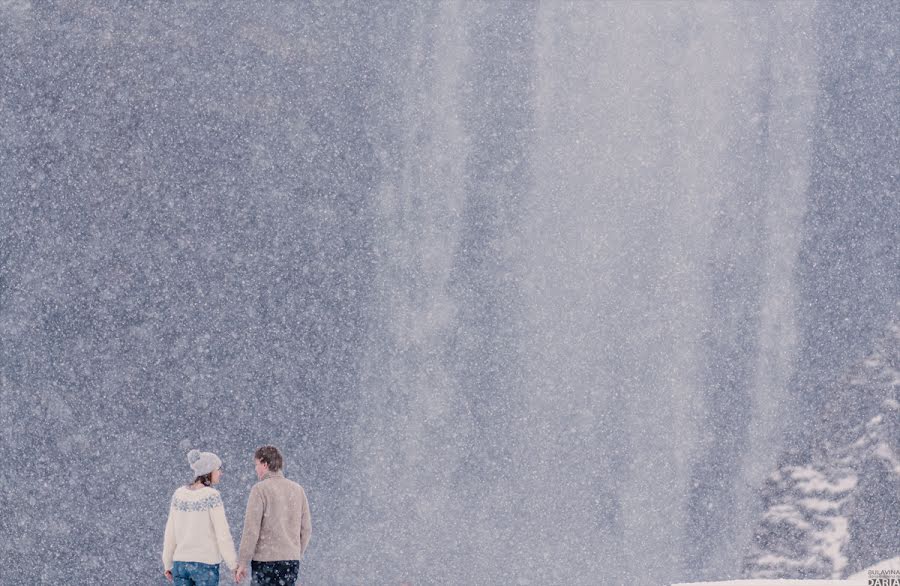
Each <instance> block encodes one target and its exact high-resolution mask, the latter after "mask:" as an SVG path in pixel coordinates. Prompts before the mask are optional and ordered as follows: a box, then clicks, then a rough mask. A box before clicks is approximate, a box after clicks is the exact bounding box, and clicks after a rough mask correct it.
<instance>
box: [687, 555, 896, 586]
mask: <svg viewBox="0 0 900 586" xmlns="http://www.w3.org/2000/svg"><path fill="white" fill-rule="evenodd" d="M886 570H895V571H897V572H900V557H895V558H891V559H889V560H884V561H881V562H878V563H877V564H875V565H873V566H870V567H868V568H866V569H865V570H862V571H860V572H857V573H855V574H853V575H852V576H849V577H848V578H847V579H846V580H763V579H760V580H731V581H727V582H690V583H679V584H673V585H672V586H838V585H840V586H857V585H860V586H864V585H866V584H867V583H868V578H869V572H884V571H886ZM873 577H875V576H873ZM882 577H886V576H882ZM890 577H892V578H898V577H900V574H892V575H891V576H890Z"/></svg>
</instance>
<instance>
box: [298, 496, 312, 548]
mask: <svg viewBox="0 0 900 586" xmlns="http://www.w3.org/2000/svg"><path fill="white" fill-rule="evenodd" d="M301 508H302V513H301V517H300V555H303V553H304V552H305V551H306V547H307V546H308V545H309V540H310V538H311V537H312V517H311V516H310V513H309V501H308V500H307V498H306V491H305V490H304V491H303V502H302V507H301Z"/></svg>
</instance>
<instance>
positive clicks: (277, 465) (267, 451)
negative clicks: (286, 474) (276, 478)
mask: <svg viewBox="0 0 900 586" xmlns="http://www.w3.org/2000/svg"><path fill="white" fill-rule="evenodd" d="M253 457H254V458H256V459H257V460H259V461H260V462H262V463H263V464H265V465H266V466H268V467H269V470H271V471H272V472H278V471H279V470H281V467H282V466H284V460H283V459H282V457H281V452H279V451H278V448H276V447H275V446H262V447H261V448H257V449H256V452H254V453H253Z"/></svg>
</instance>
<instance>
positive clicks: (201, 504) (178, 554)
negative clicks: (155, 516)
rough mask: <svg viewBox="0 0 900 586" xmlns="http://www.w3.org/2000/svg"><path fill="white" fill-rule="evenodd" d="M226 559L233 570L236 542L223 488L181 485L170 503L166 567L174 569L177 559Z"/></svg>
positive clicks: (235, 563)
mask: <svg viewBox="0 0 900 586" xmlns="http://www.w3.org/2000/svg"><path fill="white" fill-rule="evenodd" d="M223 559H224V560H225V565H226V566H228V568H229V569H234V568H235V566H236V565H237V554H236V553H235V551H234V541H232V539H231V530H230V529H229V528H228V520H227V519H226V518H225V506H224V505H223V504H222V497H221V496H220V495H219V491H218V490H216V489H214V488H211V487H208V486H204V487H203V488H199V489H197V490H192V489H190V488H188V487H186V486H182V487H180V488H179V489H178V490H176V491H175V494H174V495H172V503H171V505H170V506H169V520H168V521H167V522H166V533H165V538H164V541H163V553H162V560H163V566H164V567H165V569H166V570H171V569H172V564H173V562H201V563H204V564H218V563H220V562H221V561H222V560H223Z"/></svg>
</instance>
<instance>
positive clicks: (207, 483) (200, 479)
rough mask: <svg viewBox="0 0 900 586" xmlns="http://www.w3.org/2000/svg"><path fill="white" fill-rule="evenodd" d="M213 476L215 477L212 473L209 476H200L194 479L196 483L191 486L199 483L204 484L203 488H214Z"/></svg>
mask: <svg viewBox="0 0 900 586" xmlns="http://www.w3.org/2000/svg"><path fill="white" fill-rule="evenodd" d="M212 475H213V473H212V472H210V473H209V474H204V475H203V476H198V477H197V478H195V479H194V481H193V482H192V483H191V484H197V483H198V482H202V483H203V486H212Z"/></svg>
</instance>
